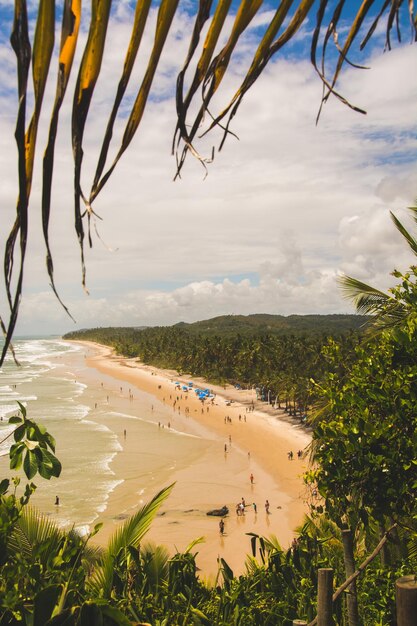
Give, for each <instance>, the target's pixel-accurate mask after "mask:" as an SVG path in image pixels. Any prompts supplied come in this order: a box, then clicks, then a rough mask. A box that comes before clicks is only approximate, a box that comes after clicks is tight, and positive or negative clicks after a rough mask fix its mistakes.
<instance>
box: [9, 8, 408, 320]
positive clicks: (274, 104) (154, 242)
mask: <svg viewBox="0 0 417 626" xmlns="http://www.w3.org/2000/svg"><path fill="white" fill-rule="evenodd" d="M128 15H130V9H129V4H128V3H127V2H123V3H120V4H119V5H118V13H117V20H118V21H117V25H114V26H113V27H112V30H111V36H112V39H111V42H110V44H109V46H108V49H107V52H106V58H105V63H104V66H103V76H102V79H101V80H100V82H99V85H98V88H97V93H96V95H95V97H94V102H93V107H92V109H91V112H90V115H89V119H88V124H87V132H86V136H85V149H86V156H85V173H84V176H83V187H84V189H85V190H88V188H89V185H90V184H91V181H92V177H93V173H94V167H95V164H96V161H97V157H98V147H99V144H100V141H101V138H102V134H103V130H104V126H105V123H106V121H105V117H104V111H105V110H108V108H109V107H110V106H111V103H112V98H113V93H114V76H116V75H118V73H119V71H120V68H121V66H122V64H123V58H124V53H125V50H124V48H125V44H124V43H123V42H125V41H126V36H127V33H128V26H127V24H126V23H125V19H126V16H128ZM129 19H131V17H129ZM153 19H155V16H154V18H153ZM259 23H260V22H259ZM255 26H256V25H255ZM184 33H187V34H188V35H189V18H188V17H187V16H186V15H185V14H183V15H181V16H179V17H178V18H177V21H176V27H175V34H174V35H173V39H172V40H171V41H170V44H169V47H168V50H167V52H166V53H165V54H164V56H163V58H162V59H161V61H162V64H161V69H160V71H159V73H158V76H157V78H156V83H155V87H156V91H155V94H156V95H157V98H155V99H153V100H152V101H151V102H149V105H148V107H147V111H146V112H145V116H144V120H143V124H142V126H141V127H140V129H139V132H138V134H137V136H136V137H135V139H134V140H133V142H132V145H131V146H130V148H129V150H128V152H127V154H126V155H124V157H122V160H121V161H120V163H119V165H118V167H117V169H116V170H115V172H114V174H113V176H112V177H111V179H110V180H109V183H108V184H107V186H106V187H105V189H104V191H103V193H102V194H101V195H100V196H99V197H98V199H97V201H96V203H95V209H96V211H97V212H98V213H99V214H100V216H101V217H102V218H103V221H98V222H97V225H98V229H99V232H100V235H101V236H102V238H103V240H104V241H105V242H106V244H108V246H109V247H111V248H112V249H115V250H116V251H115V252H109V251H108V250H107V249H106V248H105V247H104V246H103V245H102V244H101V243H100V242H99V241H98V240H97V238H96V237H95V235H94V233H93V239H94V248H93V250H92V251H90V250H88V249H87V250H86V256H87V282H88V286H89V288H90V292H91V295H90V296H89V297H87V296H84V294H83V292H82V289H81V286H80V269H79V253H78V249H77V241H76V237H75V234H74V233H73V206H72V205H73V199H72V196H73V193H72V176H73V174H72V155H71V148H70V141H69V137H70V134H69V127H70V105H71V90H70V91H69V97H68V102H67V103H66V105H65V107H64V108H63V111H62V115H61V122H62V125H61V128H60V133H59V137H58V142H57V159H56V168H55V172H54V177H55V178H54V195H53V207H52V209H53V211H52V215H51V244H52V249H53V253H54V260H55V268H56V280H57V285H58V289H59V291H60V293H61V295H62V297H63V299H64V301H65V303H66V304H67V305H68V306H69V308H70V310H71V312H72V313H73V315H74V317H75V318H76V319H77V324H78V325H79V326H91V325H111V324H123V325H130V324H132V325H133V324H134V325H136V324H137V325H141V324H161V323H164V324H168V323H175V322H177V321H180V320H183V319H184V320H186V321H193V320H196V319H202V318H207V317H210V316H213V315H218V314H222V313H253V312H269V313H284V314H290V313H312V312H321V313H326V312H341V311H349V310H351V308H350V305H349V304H348V303H346V302H344V301H343V300H342V298H341V295H340V293H339V292H338V290H337V287H336V282H335V279H336V276H337V275H338V273H339V272H340V271H344V272H347V273H350V274H352V275H355V276H358V278H362V279H365V280H366V281H368V282H371V283H375V282H377V283H378V284H379V285H380V286H386V285H388V284H390V283H389V281H390V278H389V272H390V271H391V270H392V269H393V268H394V266H396V265H401V264H403V267H404V266H405V267H406V266H407V265H408V264H410V262H412V259H411V258H410V255H409V254H408V253H407V250H406V248H405V247H404V245H403V244H402V242H401V238H400V237H399V236H398V234H397V233H396V231H395V229H394V227H393V226H392V224H391V223H390V220H389V210H394V211H395V212H396V213H398V214H399V215H401V216H403V215H404V213H403V212H402V211H403V209H404V207H406V206H407V205H409V204H410V203H411V202H412V201H413V199H414V197H415V196H416V195H417V194H416V188H417V170H416V158H415V156H414V155H415V153H416V147H417V140H416V135H415V127H416V121H417V119H416V118H417V113H416V111H415V101H416V96H417V71H416V70H417V67H416V66H417V61H416V58H415V46H405V47H402V48H400V49H398V50H394V51H392V52H390V53H387V54H384V55H379V56H377V55H374V56H373V58H372V60H371V65H372V69H371V70H370V71H360V70H354V69H347V70H346V73H345V75H344V78H343V80H342V81H341V84H340V90H341V91H342V93H344V95H346V96H347V97H348V98H349V99H350V100H351V101H352V102H354V103H355V104H358V105H359V106H363V107H365V108H366V109H367V110H368V114H367V115H366V116H361V115H359V114H356V113H353V112H352V111H351V110H349V109H347V108H346V107H343V106H342V105H341V104H340V103H338V102H336V101H335V100H334V99H331V100H330V101H329V103H328V104H327V105H326V106H325V107H324V110H323V113H322V117H321V120H320V123H319V125H318V126H317V127H316V126H315V116H316V113H317V110H318V107H319V103H320V97H321V86H320V83H319V81H318V79H317V76H316V74H315V73H314V70H313V69H312V67H311V66H310V64H309V63H308V62H306V61H304V62H301V61H297V60H294V59H293V60H291V61H289V60H280V61H276V62H274V63H272V64H270V65H269V66H268V68H267V69H266V71H265V72H264V74H263V75H262V76H261V78H260V79H259V80H258V81H257V83H256V84H255V85H254V87H253V89H252V90H251V91H250V92H249V93H248V94H247V95H246V96H245V99H244V101H243V103H242V105H241V109H240V111H239V113H238V115H237V116H236V118H235V119H234V120H233V123H232V130H233V131H235V132H236V133H237V135H238V136H239V138H240V140H239V141H238V140H236V139H234V138H233V137H229V138H228V140H227V141H226V144H225V147H224V149H223V151H222V152H221V153H217V154H216V156H215V160H214V163H213V164H212V165H210V166H209V175H208V177H207V178H206V179H205V180H203V176H204V171H203V169H202V167H201V165H200V164H198V163H197V162H196V161H193V160H192V158H189V159H188V162H186V165H185V167H184V169H183V172H182V179H181V180H179V181H176V182H175V183H174V182H172V178H173V176H174V173H175V161H174V159H173V158H172V156H171V154H170V152H171V140H172V133H173V130H174V126H175V103H174V98H173V96H170V97H167V94H169V93H170V89H172V88H173V85H174V78H175V72H176V71H177V70H178V67H179V64H180V61H182V59H183V58H184V56H185V51H186V49H187V46H188V42H187V41H186V39H185V38H184ZM84 37H85V35H84ZM150 37H151V35H147V37H146V40H145V41H144V46H143V49H142V50H141V51H140V54H139V64H138V65H139V67H138V69H137V70H136V71H135V75H134V77H133V78H132V85H131V87H130V88H129V95H130V98H131V99H132V98H133V97H134V94H135V90H136V89H137V87H138V85H139V84H140V80H141V78H140V68H142V69H143V67H144V59H145V58H146V54H147V52H149V49H150ZM245 46H246V44H245ZM0 54H1V57H0V59H4V63H0V72H2V74H1V77H2V78H4V81H2V84H4V85H5V84H8V85H10V86H11V85H13V84H14V82H13V81H14V80H15V78H14V75H13V72H14V66H13V65H12V64H11V63H10V62H9V61H10V56H8V55H9V53H5V51H4V49H3V48H2V49H0ZM80 54H81V48H80V49H79V51H78V55H80ZM241 60H242V64H239V65H238V66H237V67H235V68H232V71H231V76H230V79H227V80H225V88H226V93H227V94H229V95H231V94H232V93H233V91H234V89H235V88H236V86H237V85H238V84H239V81H240V79H241V76H239V75H238V73H237V72H238V70H239V71H240V69H241V67H242V66H244V65H245V61H246V62H247V58H245V54H242V58H241ZM3 74H4V77H3ZM74 81H75V75H74V76H73V84H72V89H73V85H74ZM222 93H223V92H222ZM52 97H53V85H52V86H51V88H50V90H49V91H48V94H47V97H46V102H45V106H46V108H45V120H44V124H43V126H42V128H41V131H40V135H39V140H40V144H39V146H40V150H39V154H38V157H40V156H41V154H42V146H43V145H44V144H45V137H46V132H47V121H48V115H49V113H50V107H51V101H52ZM162 97H163V99H162V100H161V98H162ZM226 103H227V98H226V96H225V95H222V96H220V95H219V96H218V97H216V99H215V100H214V101H213V111H216V110H221V108H222V107H223V106H224V105H225V104H226ZM0 105H1V109H0V110H1V113H0V148H1V156H0V159H1V161H0V163H1V168H2V182H1V188H0V198H1V202H2V207H4V212H3V216H4V221H3V219H2V225H3V224H7V226H8V227H10V225H11V224H12V222H13V214H14V205H15V197H16V191H17V185H16V158H15V157H16V151H15V147H14V140H13V130H14V129H13V125H14V121H13V119H12V118H11V117H10V116H11V114H14V113H15V108H16V104H15V100H11V99H10V97H9V96H8V95H7V94H6V95H5V96H3V97H2V99H1V102H0ZM125 122H126V118H124V119H122V120H120V123H119V125H118V128H117V130H116V132H115V139H116V145H117V141H120V137H121V134H122V132H123V128H124V123H125ZM219 137H220V134H219V133H214V134H213V136H212V137H211V136H208V137H206V138H205V139H204V140H202V142H201V152H202V153H204V154H209V153H210V151H211V146H212V145H213V144H217V141H218V138H219ZM199 145H200V144H199ZM114 152H115V150H113V152H112V154H114ZM11 155H12V158H11ZM40 171H41V170H40V160H39V159H38V161H37V163H36V171H35V181H34V186H33V197H32V205H31V212H30V223H31V227H32V228H33V231H32V235H31V238H30V241H29V253H28V254H29V256H28V259H29V262H28V265H27V268H26V277H25V286H26V289H27V291H26V295H25V296H24V299H23V304H22V313H21V319H20V323H19V331H20V332H30V331H36V330H41V329H43V328H49V329H50V330H51V331H53V332H55V331H56V332H60V331H65V330H69V329H70V328H71V322H70V321H69V320H68V318H67V317H66V316H65V314H64V312H63V311H62V309H61V307H60V305H59V304H58V303H57V302H56V300H55V299H54V297H53V295H52V294H51V293H50V292H48V290H47V289H48V278H47V276H46V271H45V263H44V245H43V243H42V233H41V218H40V214H39V205H40ZM3 228H4V226H3ZM6 233H7V229H5V230H3V231H2V234H1V238H2V242H3V241H4V237H5V235H6ZM2 314H3V315H4V307H3V310H2ZM45 320H49V322H48V323H46V322H45Z"/></svg>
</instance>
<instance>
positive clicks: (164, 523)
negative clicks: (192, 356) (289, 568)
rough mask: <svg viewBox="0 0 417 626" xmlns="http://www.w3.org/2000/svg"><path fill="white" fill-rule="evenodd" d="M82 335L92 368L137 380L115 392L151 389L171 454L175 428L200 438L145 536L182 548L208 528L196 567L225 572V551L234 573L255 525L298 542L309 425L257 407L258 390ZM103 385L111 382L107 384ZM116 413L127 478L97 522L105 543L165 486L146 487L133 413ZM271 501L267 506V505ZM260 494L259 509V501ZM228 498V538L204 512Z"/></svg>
mask: <svg viewBox="0 0 417 626" xmlns="http://www.w3.org/2000/svg"><path fill="white" fill-rule="evenodd" d="M75 343H76V344H78V345H80V346H82V348H83V349H84V350H86V352H85V355H84V356H85V363H86V366H87V367H88V368H92V369H94V370H96V371H97V372H98V373H99V374H100V375H104V376H105V377H109V378H107V380H106V384H109V383H110V381H111V380H113V386H114V389H115V390H116V389H117V387H116V382H115V381H119V382H123V383H125V385H126V383H127V384H128V385H129V390H128V392H127V391H126V389H124V387H123V386H121V387H120V391H119V389H117V391H118V392H119V395H120V396H123V397H124V401H126V396H128V399H129V400H130V403H131V406H132V408H134V407H135V393H138V392H139V393H142V394H143V393H144V394H149V401H150V402H153V403H152V405H151V411H152V413H151V416H150V419H149V418H147V419H146V421H149V422H150V423H151V424H153V425H154V426H155V428H156V429H157V432H156V436H157V437H158V436H160V437H164V438H165V439H164V442H166V441H169V445H171V446H172V450H173V454H175V448H176V443H175V435H176V432H177V433H180V434H181V435H189V436H191V437H194V438H196V440H197V439H199V441H198V442H197V441H195V442H194V443H195V447H196V454H195V459H194V461H193V462H192V463H189V462H187V463H188V464H185V462H184V463H183V462H182V459H181V458H180V459H175V462H174V463H173V464H172V465H171V466H169V468H168V466H167V468H166V469H167V471H166V472H165V473H166V474H167V475H166V477H163V476H160V477H159V482H160V486H161V488H162V487H163V486H167V485H168V484H170V483H171V482H173V480H172V479H174V480H175V483H176V484H175V487H174V489H173V491H172V493H171V495H170V496H169V498H168V500H167V501H166V502H165V503H164V504H163V505H162V507H161V510H160V512H159V514H158V516H157V518H156V519H155V520H154V522H153V524H152V526H151V530H150V531H149V533H148V534H147V536H146V539H145V541H146V540H150V541H153V542H155V543H158V544H163V545H165V546H167V547H168V549H169V551H170V553H171V554H172V552H173V551H174V552H175V550H179V551H182V550H185V549H186V548H187V546H188V545H189V544H190V543H191V542H192V541H193V540H194V539H196V538H197V537H199V536H204V537H205V543H202V544H199V545H198V546H197V548H196V550H197V552H198V556H197V565H198V567H199V568H200V570H201V573H202V575H203V576H209V577H210V576H211V577H214V576H215V574H216V572H217V558H218V557H219V556H220V557H222V558H224V559H225V560H226V562H227V563H228V564H229V565H230V566H231V567H232V569H233V570H234V571H235V573H238V574H239V573H242V572H243V571H244V561H245V557H246V555H247V554H249V552H250V541H249V538H248V537H247V533H248V532H254V533H256V534H259V535H263V536H270V535H275V536H276V537H277V538H278V540H279V542H280V544H281V545H282V547H283V548H286V547H288V546H289V545H290V543H291V541H292V539H293V537H294V536H295V532H294V529H295V528H296V526H298V525H300V524H301V523H302V519H303V515H304V513H307V512H308V501H309V497H310V496H309V493H308V490H307V488H306V487H305V485H304V484H303V482H302V477H301V476H302V474H303V472H304V471H305V470H306V469H307V462H306V460H304V459H298V458H297V454H296V453H297V451H298V450H302V449H304V448H305V447H306V446H307V445H308V444H309V442H310V440H311V437H310V436H309V434H308V432H306V430H305V429H304V428H303V427H302V425H296V424H294V423H293V421H292V420H289V419H288V416H287V415H286V414H285V413H284V411H283V410H281V411H279V410H278V409H274V415H271V414H268V413H267V412H266V411H262V410H259V408H258V407H259V405H261V404H264V403H261V402H257V401H256V394H255V392H254V391H253V390H249V391H247V390H237V389H235V388H234V387H232V386H226V388H223V387H219V386H216V385H210V384H207V383H206V382H205V381H203V380H202V379H199V378H193V377H187V378H185V377H183V376H178V374H177V373H176V372H175V371H171V370H161V369H158V368H156V367H153V366H150V365H144V364H142V363H140V362H138V361H136V360H135V359H129V358H125V357H120V356H117V355H115V354H114V351H113V349H112V348H110V347H108V346H103V345H100V344H96V343H93V342H87V341H75ZM176 381H179V382H181V383H186V382H187V383H188V382H193V383H194V385H195V386H200V387H204V388H206V387H208V388H210V390H211V391H212V392H213V394H215V397H214V398H213V399H211V400H210V401H209V402H207V401H206V402H205V403H204V404H202V402H201V401H200V400H199V399H198V398H197V396H196V395H195V393H193V392H184V391H183V390H178V389H176V387H175V384H174V383H175V382H176ZM101 384H102V386H103V382H102V383H101ZM252 406H253V410H252ZM167 415H168V417H166V416H167ZM162 416H163V417H162ZM159 417H161V419H158V418H159ZM89 419H93V420H94V415H93V414H90V417H89ZM166 420H168V421H166ZM113 421H114V422H115V424H116V425H117V427H118V428H119V431H120V429H121V428H122V427H123V430H122V431H121V432H124V442H123V452H121V453H118V454H116V456H115V458H114V460H113V461H112V470H113V472H114V474H115V478H117V479H120V480H122V481H123V482H120V484H119V485H118V486H117V487H116V488H115V489H114V490H113V491H112V492H111V493H110V494H109V497H108V500H107V506H106V509H105V511H104V512H103V513H100V514H99V517H98V519H97V520H96V523H97V522H102V523H103V527H102V529H101V530H100V532H99V533H98V535H96V536H95V537H94V539H93V541H94V543H98V544H100V545H106V543H107V540H108V538H109V537H110V535H111V534H112V532H113V531H114V530H115V528H116V527H117V525H118V524H119V523H120V521H121V520H123V519H124V518H125V517H127V516H128V515H129V514H131V513H133V512H134V511H135V510H137V508H138V506H140V505H141V503H142V502H143V501H148V500H149V499H150V498H151V497H152V496H153V495H154V494H155V493H156V492H157V491H159V488H157V485H155V489H154V490H153V491H152V490H151V489H149V490H148V488H146V490H145V489H143V484H144V483H143V480H144V477H143V475H142V476H141V475H140V471H141V464H140V458H138V456H139V455H138V446H139V445H140V443H139V441H138V439H137V437H136V435H135V421H134V420H133V419H126V416H125V415H124V414H123V412H121V413H120V414H119V419H118V420H115V418H114V417H113ZM164 421H165V423H164ZM166 437H171V439H170V440H167V439H166ZM190 445H191V444H190ZM290 450H292V451H293V453H294V459H293V460H289V459H288V456H287V454H288V452H289V451H290ZM250 475H252V476H253V478H252V479H250ZM161 478H165V480H162V481H161ZM152 480H153V478H152ZM157 482H158V481H157ZM148 486H149V485H147V487H148ZM152 488H153V485H152ZM144 491H146V493H144ZM142 496H143V497H142ZM242 497H244V498H245V500H246V508H245V515H243V516H238V515H236V512H235V506H236V503H238V502H239V501H240V500H241V498H242ZM268 499H269V501H270V505H271V508H270V513H269V514H267V513H266V511H265V510H264V502H265V501H266V500H268ZM255 500H256V505H257V511H256V512H255V509H254V507H253V504H252V503H253V502H255ZM225 504H226V505H227V506H228V508H229V515H228V516H227V517H226V518H225V523H226V528H225V531H226V532H225V535H224V536H221V535H220V533H219V526H218V524H219V519H220V518H219V517H211V516H207V515H206V513H207V510H210V509H213V508H221V507H222V506H223V505H225Z"/></svg>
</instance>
